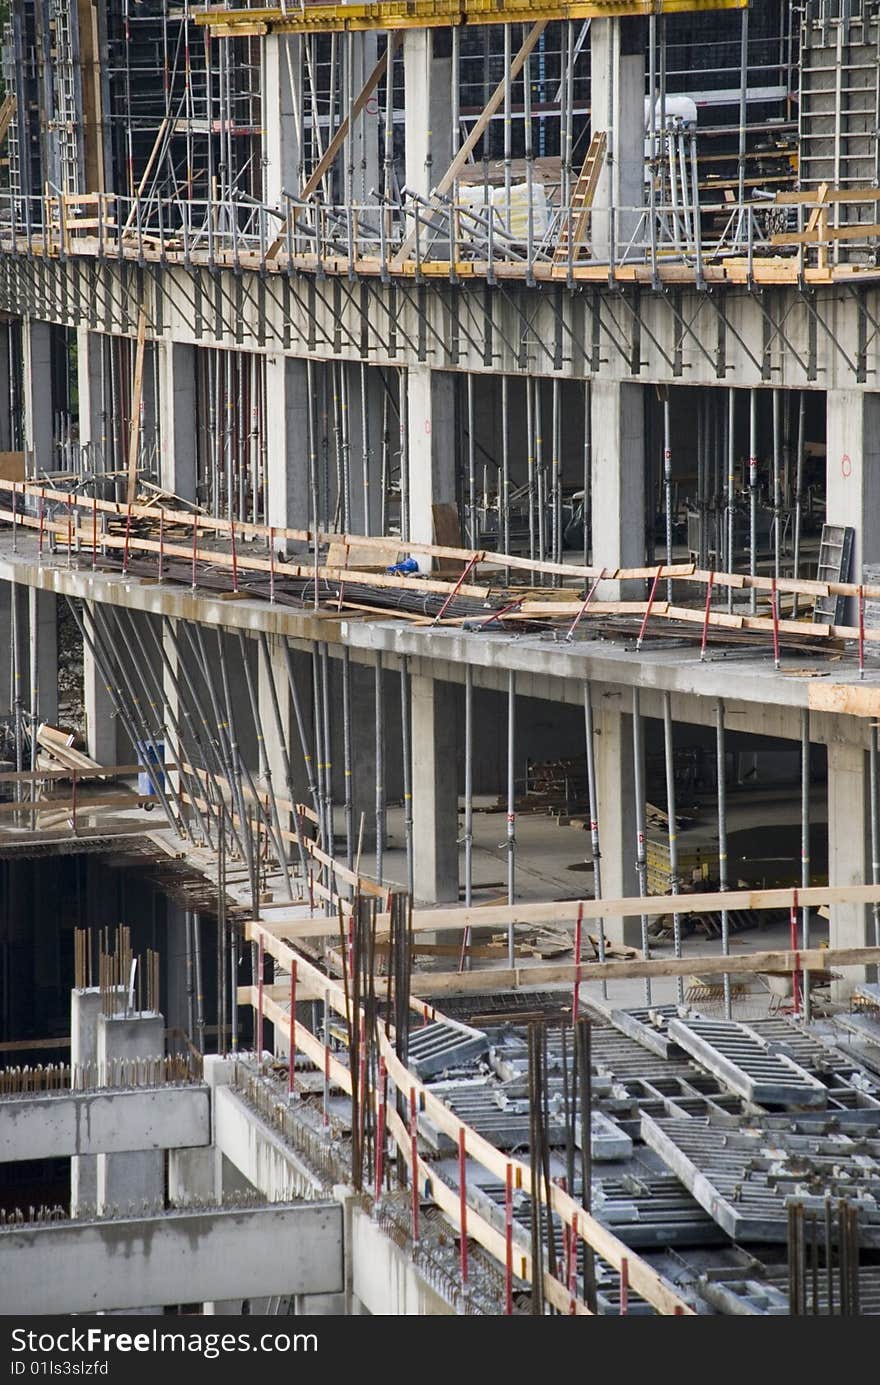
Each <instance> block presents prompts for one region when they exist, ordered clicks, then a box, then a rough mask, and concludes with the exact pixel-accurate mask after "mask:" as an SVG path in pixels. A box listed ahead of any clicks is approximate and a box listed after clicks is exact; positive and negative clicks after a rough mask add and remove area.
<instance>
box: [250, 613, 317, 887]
mask: <svg viewBox="0 0 880 1385" xmlns="http://www.w3.org/2000/svg"><path fill="white" fill-rule="evenodd" d="M259 646H260V657H261V658H262V660H263V667H264V670H265V677H266V685H267V687H268V689H269V700H270V702H271V703H272V718H273V720H274V722H275V735H276V737H277V739H278V749H279V751H280V754H281V766H282V769H283V770H284V781H285V783H286V784H287V792H288V795H289V799H290V806H291V812H292V815H293V823H294V832H295V833H296V845H297V850H298V852H299V865H300V870H301V872H302V879H303V884H304V885H305V883H306V881H307V880H308V878H309V871H308V866H307V865H306V853H305V848H304V846H303V834H302V827H301V826H300V819H299V814H298V813H297V812H296V790H295V788H294V783H293V773H292V771H291V768H290V755H289V753H288V749H287V741H286V739H285V735H284V723H283V722H282V720H281V707H280V706H279V703H278V688H277V687H276V684H275V674H274V673H273V671H272V660H271V657H270V655H269V640H268V637H267V635H266V632H265V631H264V630H262V631H261V632H260V637H259ZM303 755H304V756H305V758H306V770H307V772H308V778H309V791H310V793H312V797H313V798H314V793H313V790H312V781H311V772H310V765H311V757H310V756H306V752H305V745H304V744H303Z"/></svg>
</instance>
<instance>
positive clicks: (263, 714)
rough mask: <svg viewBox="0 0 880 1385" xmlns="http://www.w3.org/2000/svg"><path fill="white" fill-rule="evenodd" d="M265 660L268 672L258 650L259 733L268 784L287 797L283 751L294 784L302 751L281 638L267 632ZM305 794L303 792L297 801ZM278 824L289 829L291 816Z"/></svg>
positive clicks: (290, 848) (305, 796)
mask: <svg viewBox="0 0 880 1385" xmlns="http://www.w3.org/2000/svg"><path fill="white" fill-rule="evenodd" d="M268 645H269V663H270V665H271V673H270V672H269V670H267V668H266V661H265V659H264V658H263V656H262V653H260V658H259V661H258V664H257V670H258V672H257V679H256V682H257V699H258V702H259V707H260V720H261V722H262V724H263V737H264V742H265V746H266V758H267V760H268V762H269V770H270V773H271V775H272V788H273V790H274V792H275V794H276V795H277V796H278V797H279V798H288V797H289V796H290V795H289V790H288V784H287V774H286V771H285V766H284V752H285V751H286V753H287V757H288V761H289V764H290V771H291V777H292V778H293V779H294V785H295V786H296V785H297V784H298V780H297V779H296V777H295V770H296V766H297V765H301V764H302V752H301V750H300V746H299V740H298V736H297V727H296V720H295V718H294V714H293V707H292V704H291V699H290V685H289V684H288V681H287V664H286V661H285V657H284V648H283V645H282V643H281V640H280V639H279V638H278V637H276V636H275V635H270V636H269V639H268ZM270 676H271V677H272V679H273V681H274V684H275V696H276V697H277V699H278V711H279V715H280V717H281V728H282V737H283V745H282V743H281V741H279V738H278V729H277V726H276V722H275V711H274V708H273V705H272V690H271V688H270V686H269V678H270ZM307 797H308V795H307V793H305V792H303V794H302V799H301V801H305V799H306V798H307ZM279 817H280V818H281V825H282V827H284V828H285V829H286V830H290V828H291V824H292V816H291V815H290V814H287V813H281V812H280V810H279ZM288 851H289V852H294V853H295V851H296V848H295V847H293V846H288Z"/></svg>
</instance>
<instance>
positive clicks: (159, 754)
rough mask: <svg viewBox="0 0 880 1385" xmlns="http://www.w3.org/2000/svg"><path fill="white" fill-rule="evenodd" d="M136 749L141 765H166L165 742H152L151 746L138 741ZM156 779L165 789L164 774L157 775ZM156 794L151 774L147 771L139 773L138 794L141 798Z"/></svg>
mask: <svg viewBox="0 0 880 1385" xmlns="http://www.w3.org/2000/svg"><path fill="white" fill-rule="evenodd" d="M136 749H137V757H138V764H139V765H164V764H165V743H164V741H155V742H151V743H150V744H149V745H145V744H144V742H143V741H138V742H137V746H136ZM155 778H156V779H158V781H159V784H160V786H161V787H162V788H163V789H164V788H165V775H164V772H163V773H159V774H157V775H156V776H155ZM155 792H156V790H155V788H154V784H153V780H151V779H150V776H149V774H147V772H146V770H144V769H142V770H140V772H139V773H138V793H139V794H140V796H141V797H142V798H143V797H146V796H147V795H148V794H153V793H155Z"/></svg>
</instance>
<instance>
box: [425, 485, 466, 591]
mask: <svg viewBox="0 0 880 1385" xmlns="http://www.w3.org/2000/svg"><path fill="white" fill-rule="evenodd" d="M431 523H432V528H433V533H434V542H435V544H437V545H439V547H441V548H455V547H456V546H457V545H458V544H459V543H460V541H461V521H460V520H459V517H458V506H457V505H456V504H455V502H454V501H450V502H446V503H444V504H440V505H432V506H431ZM461 570H462V563H461V559H458V560H452V559H450V558H446V557H443V558H438V559H437V571H438V572H445V573H446V574H447V575H449V576H454V577H458V576H460V574H461ZM466 591H467V588H466V587H465V586H462V587H459V589H458V594H459V596H463V595H464V594H465V593H466Z"/></svg>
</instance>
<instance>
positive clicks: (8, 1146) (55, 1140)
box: [0, 1087, 211, 1163]
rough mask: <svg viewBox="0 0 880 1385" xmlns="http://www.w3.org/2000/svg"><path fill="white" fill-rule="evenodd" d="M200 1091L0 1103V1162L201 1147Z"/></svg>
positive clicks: (204, 1104)
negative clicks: (192, 1146)
mask: <svg viewBox="0 0 880 1385" xmlns="http://www.w3.org/2000/svg"><path fill="white" fill-rule="evenodd" d="M210 1115H211V1113H210V1104H209V1099H208V1090H207V1088H206V1087H157V1088H155V1089H150V1090H132V1091H128V1090H127V1091H118V1092H114V1091H102V1092H69V1093H64V1092H58V1093H52V1094H51V1095H48V1096H20V1097H5V1098H4V1099H3V1101H2V1102H0V1163H11V1162H14V1161H15V1160H19V1159H66V1158H68V1157H71V1158H72V1157H74V1156H76V1155H89V1154H119V1153H123V1152H128V1151H130V1150H147V1149H151V1150H158V1149H180V1148H183V1147H186V1146H191V1145H206V1144H207V1143H208V1141H209V1140H210V1137H211V1119H210Z"/></svg>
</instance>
